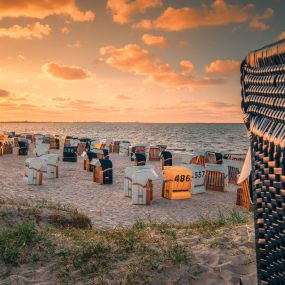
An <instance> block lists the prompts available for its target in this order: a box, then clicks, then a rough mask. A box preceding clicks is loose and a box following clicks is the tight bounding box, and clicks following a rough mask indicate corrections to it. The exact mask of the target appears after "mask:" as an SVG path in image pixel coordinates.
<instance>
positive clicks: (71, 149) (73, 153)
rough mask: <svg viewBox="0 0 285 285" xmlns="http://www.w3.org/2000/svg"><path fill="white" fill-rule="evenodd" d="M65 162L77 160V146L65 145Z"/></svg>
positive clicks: (63, 159)
mask: <svg viewBox="0 0 285 285" xmlns="http://www.w3.org/2000/svg"><path fill="white" fill-rule="evenodd" d="M62 161H64V162H77V147H76V146H65V147H64V148H63V158H62Z"/></svg>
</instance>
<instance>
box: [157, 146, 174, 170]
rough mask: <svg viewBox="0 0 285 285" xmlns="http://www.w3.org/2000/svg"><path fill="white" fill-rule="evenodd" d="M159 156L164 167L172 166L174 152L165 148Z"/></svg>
mask: <svg viewBox="0 0 285 285" xmlns="http://www.w3.org/2000/svg"><path fill="white" fill-rule="evenodd" d="M159 156H160V161H161V164H162V169H163V168H164V166H172V153H171V152H170V151H166V150H164V151H162V152H161V153H160V155H159Z"/></svg>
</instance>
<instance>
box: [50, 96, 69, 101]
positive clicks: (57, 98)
mask: <svg viewBox="0 0 285 285" xmlns="http://www.w3.org/2000/svg"><path fill="white" fill-rule="evenodd" d="M52 100H53V101H58V102H64V101H69V100H70V99H69V98H67V97H53V98H52Z"/></svg>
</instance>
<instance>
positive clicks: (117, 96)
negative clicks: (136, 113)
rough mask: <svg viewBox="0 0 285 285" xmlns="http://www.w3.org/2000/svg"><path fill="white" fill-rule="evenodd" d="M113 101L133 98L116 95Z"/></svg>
mask: <svg viewBox="0 0 285 285" xmlns="http://www.w3.org/2000/svg"><path fill="white" fill-rule="evenodd" d="M115 99H119V100H132V99H133V98H132V97H131V96H128V95H125V94H118V95H116V96H115Z"/></svg>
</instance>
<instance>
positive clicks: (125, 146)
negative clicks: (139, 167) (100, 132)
mask: <svg viewBox="0 0 285 285" xmlns="http://www.w3.org/2000/svg"><path fill="white" fill-rule="evenodd" d="M129 147H130V143H127V142H123V143H120V150H119V155H120V156H128V155H129Z"/></svg>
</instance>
